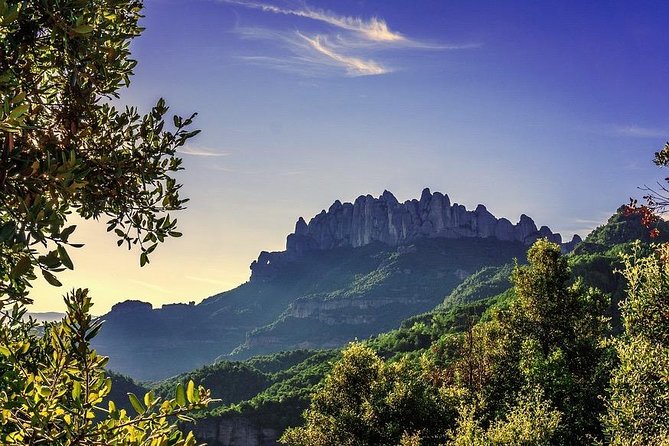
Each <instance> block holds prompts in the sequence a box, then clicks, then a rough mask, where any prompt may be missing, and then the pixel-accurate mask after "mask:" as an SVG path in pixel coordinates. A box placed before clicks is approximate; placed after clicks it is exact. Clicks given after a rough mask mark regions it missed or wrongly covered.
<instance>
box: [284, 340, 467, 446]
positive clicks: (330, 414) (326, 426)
mask: <svg viewBox="0 0 669 446" xmlns="http://www.w3.org/2000/svg"><path fill="white" fill-rule="evenodd" d="M425 371H426V370H424V369H422V367H421V366H417V365H416V364H415V363H414V364H412V363H411V362H410V361H408V360H406V359H401V360H399V361H396V362H392V363H384V361H383V360H382V359H381V358H379V356H378V355H376V353H374V352H373V351H372V350H371V349H370V348H369V347H366V346H363V345H361V344H351V345H350V346H349V347H347V348H346V349H345V350H344V351H343V352H342V358H341V360H340V361H339V362H337V364H335V366H334V368H333V369H332V371H331V372H330V374H329V375H328V376H327V377H326V378H325V380H324V382H323V384H322V387H321V388H320V389H319V390H317V391H316V392H315V393H314V394H313V395H312V401H311V406H310V407H309V409H308V410H307V411H306V412H305V413H304V418H305V420H306V424H305V426H304V427H297V428H289V429H288V430H287V431H286V432H285V433H284V435H283V436H282V437H281V440H280V441H281V442H282V443H283V444H286V445H290V446H339V445H350V446H353V445H360V446H362V445H372V444H373V445H399V444H406V445H410V444H411V445H413V444H420V445H435V446H436V445H439V444H442V443H443V442H444V441H445V440H446V438H447V433H448V427H449V425H451V424H452V423H453V422H454V420H455V417H456V415H457V402H458V401H459V393H458V392H451V389H447V388H440V387H438V386H436V385H434V384H433V383H432V382H431V381H430V380H429V378H428V376H427V375H426V374H425V373H423V372H425Z"/></svg>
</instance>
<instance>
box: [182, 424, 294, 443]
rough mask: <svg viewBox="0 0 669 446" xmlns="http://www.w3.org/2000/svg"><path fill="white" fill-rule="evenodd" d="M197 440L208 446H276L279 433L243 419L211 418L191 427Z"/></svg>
mask: <svg viewBox="0 0 669 446" xmlns="http://www.w3.org/2000/svg"><path fill="white" fill-rule="evenodd" d="M191 427H192V429H193V433H194V434H195V436H196V437H197V439H198V440H202V441H206V442H207V444H208V445H209V446H276V445H278V443H277V439H278V438H279V435H281V432H279V431H278V430H277V429H275V428H272V427H264V426H262V425H260V424H257V423H254V422H252V421H250V420H248V419H246V418H243V417H211V418H205V419H202V420H198V422H197V423H196V424H195V425H194V426H191Z"/></svg>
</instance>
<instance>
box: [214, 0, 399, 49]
mask: <svg viewBox="0 0 669 446" xmlns="http://www.w3.org/2000/svg"><path fill="white" fill-rule="evenodd" d="M221 1H222V2H224V3H231V4H235V5H240V6H244V7H246V8H253V9H260V10H261V11H265V12H271V13H274V14H283V15H293V16H297V17H304V18H308V19H312V20H317V21H320V22H324V23H327V24H329V25H332V26H335V27H337V28H340V29H345V30H348V31H353V32H356V33H359V34H361V35H362V36H364V37H365V38H366V39H368V40H372V41H375V42H402V41H405V40H407V39H406V38H405V37H404V36H403V35H402V34H400V33H398V32H395V31H391V30H390V29H389V28H388V25H387V24H386V22H385V21H384V20H382V19H379V18H377V17H372V18H371V19H369V20H364V19H361V18H358V17H347V16H340V15H336V14H334V13H332V12H329V11H324V10H321V9H314V8H310V7H309V6H306V5H305V6H304V7H303V8H302V9H290V8H281V7H279V6H275V5H271V4H268V3H259V2H247V1H243V0H221Z"/></svg>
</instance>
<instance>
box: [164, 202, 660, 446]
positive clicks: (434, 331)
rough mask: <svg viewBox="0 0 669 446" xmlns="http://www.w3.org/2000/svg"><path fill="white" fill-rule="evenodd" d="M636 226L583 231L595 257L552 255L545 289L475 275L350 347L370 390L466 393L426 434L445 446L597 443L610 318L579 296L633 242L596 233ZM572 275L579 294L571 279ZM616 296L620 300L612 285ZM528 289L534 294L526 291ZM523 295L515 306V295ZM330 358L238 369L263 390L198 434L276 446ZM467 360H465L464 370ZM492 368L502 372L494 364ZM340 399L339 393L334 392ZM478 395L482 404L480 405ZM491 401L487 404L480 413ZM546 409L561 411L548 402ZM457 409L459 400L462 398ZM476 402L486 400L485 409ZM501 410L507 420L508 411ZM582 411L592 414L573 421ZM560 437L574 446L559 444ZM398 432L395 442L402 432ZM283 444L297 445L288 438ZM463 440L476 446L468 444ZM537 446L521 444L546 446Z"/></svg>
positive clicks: (304, 354)
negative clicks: (231, 435)
mask: <svg viewBox="0 0 669 446" xmlns="http://www.w3.org/2000/svg"><path fill="white" fill-rule="evenodd" d="M639 225H640V222H639V221H638V219H636V218H635V217H634V216H623V215H622V213H619V214H616V215H614V216H613V217H612V218H611V219H610V220H609V222H608V223H607V224H606V225H604V226H603V227H601V228H598V229H597V230H596V231H594V232H593V237H588V238H586V241H590V242H589V243H591V245H590V246H593V245H596V246H597V252H598V253H602V256H601V257H593V255H592V254H584V252H583V250H580V249H577V250H576V252H575V253H574V254H570V255H567V256H564V257H560V260H559V261H558V260H556V259H557V258H558V257H554V259H553V261H554V262H553V263H554V269H557V270H558V271H561V275H560V274H558V278H560V280H554V281H552V282H550V281H548V282H545V281H543V280H539V279H538V278H537V277H542V276H545V274H544V273H541V274H539V276H536V275H534V276H533V275H532V274H530V273H528V272H526V273H520V275H518V274H514V282H515V283H517V285H518V286H519V287H520V288H523V287H524V291H521V290H519V289H518V286H517V287H515V289H514V287H511V278H510V277H507V274H506V273H507V272H510V271H511V270H512V269H513V268H512V267H511V266H500V267H495V268H487V267H486V268H483V269H482V270H481V271H480V273H477V274H474V275H472V276H470V278H468V279H467V280H465V281H463V282H462V284H461V285H460V286H458V287H456V288H455V289H454V290H453V291H452V292H451V293H450V295H449V296H447V297H446V298H445V299H444V302H443V303H441V304H440V305H437V307H436V308H435V309H434V310H431V311H429V312H426V313H423V314H420V315H416V316H413V317H411V318H408V319H406V320H405V321H403V322H402V323H401V326H400V327H399V328H397V329H395V330H391V331H389V332H386V333H383V334H380V335H377V336H373V337H371V338H369V339H368V340H365V341H364V342H363V347H356V348H355V349H354V351H355V352H357V353H356V354H361V355H363V356H365V357H367V358H368V359H367V360H368V361H372V363H374V364H376V365H375V366H374V367H375V370H377V372H375V373H377V378H375V379H381V380H382V381H381V384H379V385H380V387H379V390H378V391H381V392H385V391H384V390H383V389H384V388H385V389H388V386H391V387H393V386H399V387H403V386H405V385H406V384H407V383H404V384H403V382H402V379H403V378H402V377H406V376H408V377H412V376H414V374H415V377H422V378H421V379H423V378H425V377H426V376H429V377H430V378H429V379H427V381H426V382H433V385H434V387H432V388H431V392H433V394H435V395H436V394H438V391H439V389H440V388H441V387H443V385H444V383H445V382H447V383H450V384H449V385H453V383H456V384H458V386H462V385H463V383H464V384H465V385H464V387H465V390H467V394H468V395H470V396H472V395H478V396H477V397H476V398H473V399H470V400H466V401H469V403H468V404H467V405H464V406H463V405H462V404H460V405H459V406H458V405H456V406H457V407H456V408H455V409H457V410H456V412H451V414H450V415H449V416H448V420H446V418H444V419H443V420H442V421H444V422H445V421H448V423H447V424H448V425H449V426H450V428H449V429H446V430H444V429H442V430H441V431H440V433H438V435H437V434H435V435H437V437H439V438H441V440H443V441H447V440H444V438H447V439H448V441H455V439H456V438H459V440H457V441H459V443H456V444H489V443H486V442H491V441H493V440H494V439H497V440H495V441H498V442H500V441H502V440H503V439H504V438H507V439H508V438H510V437H509V436H513V435H515V434H514V432H516V431H517V429H521V428H522V429H530V430H531V431H532V432H535V433H534V434H532V435H535V437H533V438H534V440H532V441H535V440H536V441H539V440H537V438H539V439H541V438H544V437H542V435H544V434H546V435H547V433H549V434H550V435H551V436H559V437H563V436H564V438H567V439H570V438H571V439H570V440H569V441H571V443H564V444H574V443H573V442H574V441H581V440H582V436H583V435H584V432H585V433H586V436H587V435H594V436H596V437H599V438H606V437H603V435H604V434H603V429H608V428H606V427H605V426H604V425H602V424H601V423H600V422H599V421H598V420H599V418H598V417H600V416H603V414H604V413H605V411H606V410H605V408H604V406H603V400H601V399H599V398H596V396H598V395H599V394H605V393H606V392H605V390H604V389H605V388H606V387H608V377H609V376H610V372H611V371H612V370H613V366H614V365H615V361H610V360H609V358H612V357H613V355H614V351H613V350H612V349H610V348H607V349H605V350H601V349H600V347H599V345H598V344H596V343H593V340H594V339H597V338H606V337H607V333H609V331H608V330H607V329H606V326H605V325H603V321H602V320H601V318H600V316H606V315H608V314H609V312H610V309H609V310H607V309H606V305H604V304H605V303H606V300H607V299H606V296H603V295H601V294H598V293H596V292H590V291H588V286H589V285H588V284H592V283H596V281H598V280H601V276H602V275H605V276H606V277H609V276H613V275H614V274H613V268H619V267H622V266H623V265H624V264H623V263H622V262H620V260H619V257H617V256H616V255H617V254H616V253H618V252H621V251H623V250H626V249H628V248H630V247H631V246H632V244H633V242H632V241H631V240H632V238H633V237H634V235H630V236H629V237H616V238H611V237H600V234H602V233H604V234H607V233H613V232H615V231H617V230H619V229H620V227H621V226H628V227H629V228H628V229H633V228H634V227H635V226H636V227H639ZM609 226H612V228H610V227H609ZM628 229H624V233H629V234H634V233H638V232H634V231H630V230H628ZM614 230H615V231H614ZM644 246H645V247H644ZM639 249H640V250H641V252H642V253H648V252H651V251H650V250H649V249H648V245H643V244H642V245H641V247H640V248H639ZM644 250H645V251H644ZM549 252H550V250H549ZM553 254H554V256H557V252H555V251H553ZM593 259H595V260H596V261H593ZM614 260H615V261H614ZM549 263H550V262H549ZM593 265H594V266H595V267H594V268H593ZM567 266H568V267H569V268H570V269H571V271H572V274H571V275H567V274H566V270H565V268H566V267H567ZM558 267H559V268H558ZM535 269H536V268H535ZM544 269H545V268H544ZM518 271H533V270H532V269H531V265H530V266H528V267H523V266H521V268H520V269H519V270H518ZM576 271H578V274H576V273H575V272H576ZM579 276H580V281H581V282H582V283H581V285H578V284H577V281H576V278H577V277H579ZM537 280H539V282H538V283H537ZM544 282H545V283H544ZM506 284H509V286H510V288H507V287H506ZM522 284H524V285H522ZM616 286H618V285H616ZM619 286H620V288H621V289H622V290H623V291H624V290H625V286H626V285H625V282H624V281H623V280H622V278H621V279H620V285H619ZM537 287H539V289H540V290H543V291H541V292H539V293H537V292H532V290H533V289H535V291H536V288H537ZM542 287H543V288H542ZM546 287H548V288H546ZM551 287H552V288H551ZM500 291H501V292H500ZM608 291H615V289H609V290H608ZM528 292H529V295H528ZM519 293H520V295H519ZM523 293H525V297H522V296H523ZM545 294H552V295H554V296H557V297H558V299H557V302H556V303H554V304H556V305H562V306H563V307H561V308H562V309H560V308H550V307H545V308H541V307H540V306H539V307H536V310H537V311H536V312H532V311H527V307H528V306H529V308H530V309H531V308H533V307H534V306H535V305H536V304H537V303H540V302H541V300H540V299H539V298H540V296H541V295H545ZM560 296H562V297H560ZM569 296H571V297H569ZM597 296H599V297H597ZM537 299H539V300H538V301H537ZM570 299H571V300H570ZM574 299H575V300H574ZM523 302H524V303H523ZM521 308H522V311H521V310H520V309H521ZM579 308H580V309H579ZM553 313H557V314H564V315H565V317H564V318H563V319H561V320H558V321H556V320H554V319H553V318H552V314H553ZM567 315H571V316H569V317H567ZM541 321H544V322H541ZM561 321H562V322H561ZM588 327H589V328H588ZM618 331H620V328H619V329H618ZM504 333H506V334H504ZM551 333H552V334H551ZM492 347H494V348H492ZM361 348H362V350H361ZM487 349H491V350H487ZM340 355H341V353H340V351H339V350H329V351H322V352H315V351H305V350H298V351H294V352H285V353H279V354H272V355H267V356H261V357H254V358H252V359H250V360H247V361H245V362H244V363H243V364H244V365H245V367H244V369H245V370H250V371H251V372H250V373H249V375H248V376H249V383H252V382H253V380H254V379H255V378H253V376H257V375H258V374H261V375H262V376H264V377H265V385H266V387H265V388H264V389H262V390H261V391H260V392H259V393H258V394H256V395H254V396H253V397H252V398H250V399H246V400H244V401H241V400H240V401H235V402H232V403H231V404H227V405H225V404H224V405H220V406H219V407H217V408H215V409H214V410H210V411H207V412H202V413H199V414H198V415H197V418H198V420H199V422H198V424H197V425H196V426H195V430H196V432H198V433H200V434H201V435H203V436H204V437H203V438H205V439H207V441H209V442H210V444H212V445H217V444H244V443H235V442H218V441H217V440H216V438H217V437H216V433H217V432H218V434H221V432H222V431H221V429H222V428H223V427H226V428H230V429H232V430H234V426H237V428H239V425H238V424H237V425H236V424H235V423H239V420H244V423H248V424H244V426H245V429H246V430H244V432H246V433H249V432H255V433H256V434H258V435H261V434H260V433H261V432H263V431H264V432H272V435H271V436H270V437H262V438H264V439H263V440H262V441H261V444H275V443H274V441H275V440H276V438H278V437H279V435H280V434H281V432H283V430H284V429H285V428H286V427H288V426H297V425H299V424H301V423H302V419H301V417H300V414H301V412H302V411H303V410H305V409H306V408H307V407H308V406H309V402H310V395H311V393H312V392H313V391H314V390H316V389H322V388H323V387H322V384H321V387H314V386H315V385H316V384H317V383H319V382H320V381H321V379H323V378H324V377H325V376H326V375H327V374H328V373H331V372H332V370H333V367H337V364H338V362H336V361H338V360H340V358H341V356H340ZM370 355H371V356H370ZM468 355H469V356H470V359H469V360H464V359H463V358H467V357H468ZM472 355H473V357H471V356H472ZM353 356H355V355H353ZM370 358H371V359H370ZM396 363H401V365H393V366H392V367H391V368H390V369H387V370H386V368H387V367H390V365H391V364H396ZM498 363H499V364H503V365H498V366H493V364H498ZM409 365H410V367H411V370H410V371H407V370H406V369H405V368H406V367H409ZM395 367H400V369H401V370H402V373H398V372H397V370H396V369H394V368H395ZM402 367H405V368H402ZM231 369H233V368H231V367H230V365H229V364H228V363H226V362H222V363H220V364H217V365H214V366H211V368H210V376H211V377H212V378H211V379H213V381H216V379H218V380H219V381H220V382H221V383H225V382H226V380H227V375H226V372H223V371H225V370H231ZM216 370H220V371H221V374H220V375H218V377H217V378H214V377H215V376H217V373H218V372H216ZM393 370H395V371H393ZM491 370H492V371H491ZM495 370H497V371H496V372H495ZM607 371H608V372H607ZM470 372H471V379H470ZM198 373H199V372H195V373H194V374H186V375H183V376H181V377H179V378H178V379H180V380H182V382H183V381H185V380H187V379H189V378H190V377H193V376H199V375H198ZM607 373H609V374H607ZM393 377H394V378H393ZM398 380H399V381H398ZM424 380H425V379H424ZM431 380H432V381H431ZM239 382H240V383H242V382H243V380H241V381H239ZM493 382H494V383H495V384H494V386H493V384H492V383H493ZM172 384H174V382H172ZM214 387H215V386H214ZM491 388H494V389H496V390H495V392H493V394H492V395H490V394H485V392H490V389H491ZM472 389H474V390H472ZM486 389H487V390H486ZM523 389H524V390H523ZM414 390H416V389H414ZM521 390H522V391H521ZM343 391H344V390H343V389H339V391H338V392H340V393H341V392H343ZM416 392H418V393H419V394H420V393H421V392H423V393H425V392H426V390H425V389H423V390H420V389H418V390H416ZM482 392H483V394H484V395H486V396H485V398H484V399H483V400H480V401H479V399H480V398H479V397H480V396H481V393H482ZM574 392H575V393H574ZM455 393H458V392H455ZM214 396H216V392H214ZM461 396H462V395H460V396H459V397H458V398H460V397H461ZM342 397H343V396H342ZM389 397H390V396H389V394H384V393H382V394H370V395H368V396H367V398H371V399H372V400H374V401H378V400H379V399H380V400H387V399H388V398H389ZM490 400H492V401H494V402H495V403H494V404H492V403H490ZM553 400H559V401H560V403H557V404H556V403H555V402H553ZM400 401H401V400H400ZM453 401H455V400H453ZM457 401H459V402H460V403H462V402H463V400H462V399H458V400H457ZM484 401H488V402H487V403H486V404H483V402H484ZM565 401H567V402H569V403H568V404H569V407H564V406H561V404H563V403H562V402H565ZM414 403H416V402H415V401H414ZM414 403H412V404H414ZM398 404H399V403H398ZM403 404H404V403H403ZM407 404H408V403H407ZM429 404H434V402H431V403H429ZM508 407H512V408H513V410H511V411H507V408H508ZM419 409H420V408H416V410H419ZM376 410H382V411H388V410H389V411H390V412H388V413H386V412H384V413H385V415H383V416H386V417H389V418H387V420H388V421H387V422H391V421H393V420H394V422H397V423H399V422H402V420H403V417H404V415H400V414H398V413H396V412H393V410H394V409H392V407H390V408H388V407H385V406H379V407H377V409H376ZM584 412H587V413H589V414H590V415H588V416H583V413H584ZM371 413H372V414H373V413H374V412H371ZM393 413H394V415H392V414H393ZM593 414H596V416H595V415H593ZM558 415H559V416H558ZM444 417H446V415H444ZM384 423H385V422H384ZM533 423H534V424H533ZM565 423H566V424H565ZM407 425H411V423H409V424H407ZM383 426H385V424H382V425H377V427H373V426H372V427H370V429H372V431H373V430H374V429H377V430H385V429H386V427H383ZM252 428H253V429H252ZM249 429H251V430H249ZM254 429H255V430H254ZM565 429H568V430H569V435H574V436H575V437H569V436H568V435H565V434H564V430H565ZM417 430H421V431H423V430H425V429H424V428H420V429H417ZM368 433H369V432H368ZM400 434H402V435H404V431H402V432H400ZM370 435H371V434H370ZM402 435H400V437H399V438H400V440H398V441H405V442H409V441H414V442H417V441H418V436H419V434H417V432H414V433H411V432H407V435H406V436H405V438H404V440H402ZM458 436H459V437H458ZM293 437H294V438H295V437H296V435H295V434H293ZM297 437H300V438H301V437H302V436H301V435H297ZM258 438H261V437H258ZM287 438H288V437H287ZM468 439H469V440H471V441H479V442H480V443H467V441H469V440H468ZM472 439H473V440H472ZM340 440H341V439H339V440H337V441H340ZM441 440H440V441H441ZM530 440H531V438H530V439H529V440H527V441H530ZM422 441H423V444H431V443H429V441H428V440H426V439H425V438H423V440H422ZM426 441H427V442H426ZM542 441H543V440H542ZM542 441H539V443H527V444H546V442H543V443H542ZM546 441H548V440H546ZM313 444H319V443H313ZM323 444H337V443H323ZM407 444H412V443H407ZM413 444H417V443H413ZM493 444H498V443H493ZM499 444H506V443H503V442H502V443H499ZM555 444H558V443H555Z"/></svg>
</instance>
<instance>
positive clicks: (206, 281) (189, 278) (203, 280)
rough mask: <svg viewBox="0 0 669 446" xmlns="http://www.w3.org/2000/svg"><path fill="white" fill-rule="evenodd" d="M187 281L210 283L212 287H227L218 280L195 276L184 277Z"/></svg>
mask: <svg viewBox="0 0 669 446" xmlns="http://www.w3.org/2000/svg"><path fill="white" fill-rule="evenodd" d="M185 278H186V279H188V280H194V281H196V282H204V283H211V284H213V285H228V283H227V282H222V281H220V280H215V279H209V278H207V277H196V276H185Z"/></svg>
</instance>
